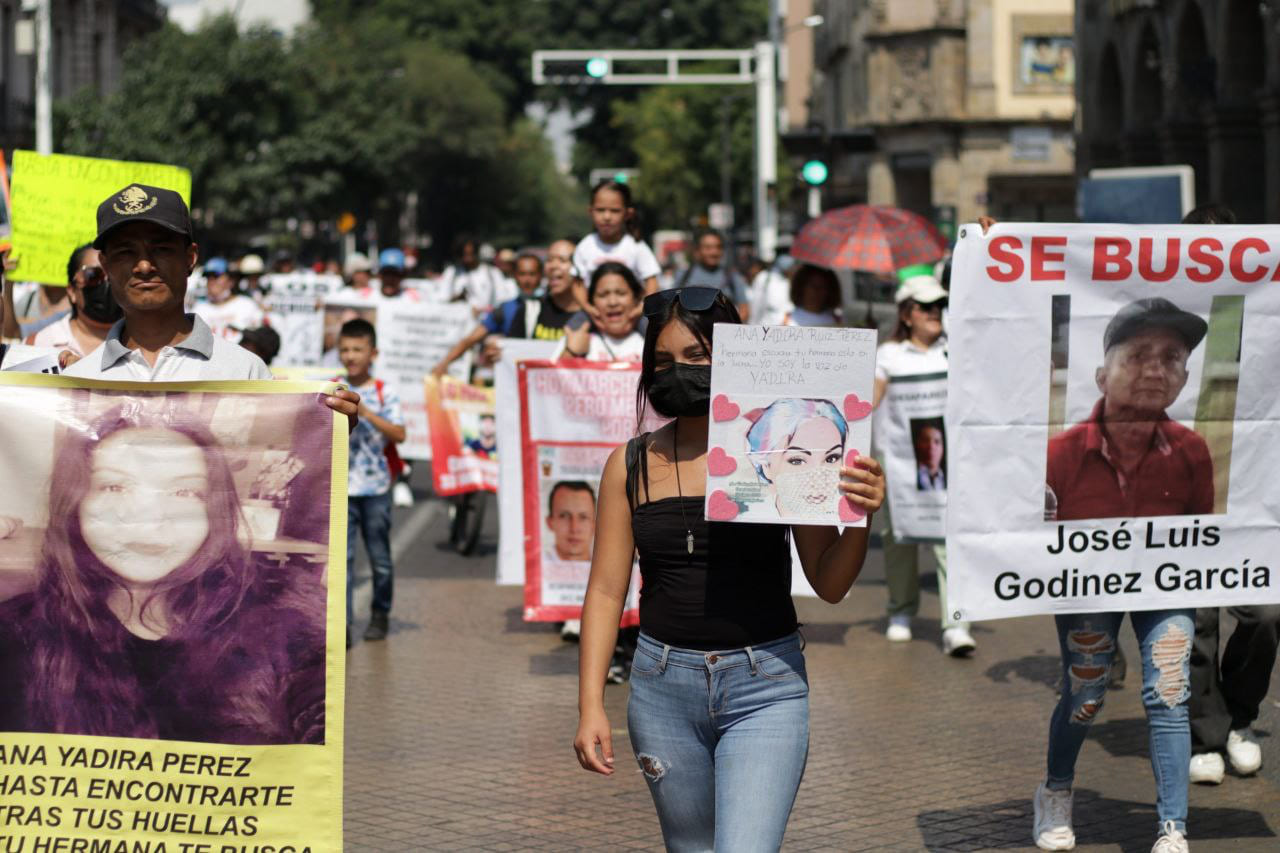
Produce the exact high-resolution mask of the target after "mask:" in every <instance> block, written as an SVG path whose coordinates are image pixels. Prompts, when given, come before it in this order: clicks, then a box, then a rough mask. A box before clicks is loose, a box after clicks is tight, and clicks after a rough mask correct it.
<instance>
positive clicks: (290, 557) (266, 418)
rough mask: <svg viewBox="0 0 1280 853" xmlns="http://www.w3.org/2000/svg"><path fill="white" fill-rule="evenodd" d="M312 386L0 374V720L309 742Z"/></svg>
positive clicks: (324, 503)
mask: <svg viewBox="0 0 1280 853" xmlns="http://www.w3.org/2000/svg"><path fill="white" fill-rule="evenodd" d="M332 424H333V416H332V414H331V412H330V411H329V410H328V409H327V408H326V407H325V406H324V405H323V404H322V402H321V401H320V400H319V399H318V395H316V394H207V393H197V392H181V393H178V392H169V393H166V392H127V393H126V392H115V391H95V392H92V393H90V392H89V391H85V390H70V389H61V388H34V387H9V388H5V393H4V395H3V399H2V400H0V480H2V481H3V482H6V483H10V484H22V487H21V488H9V489H5V490H3V491H0V696H3V697H4V700H3V701H2V702H0V731H20V732H41V733H60V734H79V735H99V736H108V737H130V738H150V739H159V740H180V741H197V742H206V743H226V744H291V743H323V742H324V739H325V715H324V707H325V659H326V655H325V613H326V584H327V574H326V568H327V562H328V552H329V547H328V542H329V530H328V524H329V512H330V508H329V493H330V483H331V474H332V470H331V469H332V463H331V453H332V440H333V439H332V435H333V431H332Z"/></svg>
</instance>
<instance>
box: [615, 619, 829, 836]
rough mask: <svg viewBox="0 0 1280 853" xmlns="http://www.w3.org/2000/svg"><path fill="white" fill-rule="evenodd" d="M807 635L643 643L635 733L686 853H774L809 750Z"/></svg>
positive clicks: (658, 798) (652, 785)
mask: <svg viewBox="0 0 1280 853" xmlns="http://www.w3.org/2000/svg"><path fill="white" fill-rule="evenodd" d="M802 648H803V644H802V641H801V639H800V635H799V634H798V633H795V634H791V635H790V636H787V637H783V638H782V639H780V640H774V641H772V642H769V643H763V644H761V645H759V646H748V647H746V648H740V649H732V650H729V651H721V652H700V651H694V650H692V649H681V648H676V647H674V646H668V645H664V644H663V643H659V642H657V641H656V640H654V639H653V638H651V637H649V636H648V635H647V634H643V633H642V634H641V635H640V641H639V643H638V645H637V647H636V656H635V660H634V662H633V663H632V666H631V698H630V700H629V701H628V703H627V726H628V729H629V731H630V734H631V746H632V749H634V750H635V754H636V761H637V762H638V763H639V765H640V771H641V772H643V773H644V776H645V780H646V781H647V782H648V784H649V793H650V794H652V795H653V803H654V806H655V807H656V808H657V810H658V822H659V823H660V824H661V825H662V838H663V841H664V842H666V847H667V850H670V851H676V853H695V851H697V853H704V851H713V850H714V851H718V852H719V853H725V851H727V853H756V851H759V853H774V851H776V850H778V849H779V848H780V847H781V846H782V836H783V832H784V831H785V830H786V828H787V818H788V817H789V816H790V814H791V806H792V805H793V804H794V803H795V799H796V791H798V790H799V788H800V779H801V777H802V776H803V775H804V765H805V761H806V759H807V757H808V752H809V683H808V678H807V676H806V674H805V667H804V652H803V651H801V649H802Z"/></svg>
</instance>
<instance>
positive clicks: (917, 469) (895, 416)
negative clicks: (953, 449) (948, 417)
mask: <svg viewBox="0 0 1280 853" xmlns="http://www.w3.org/2000/svg"><path fill="white" fill-rule="evenodd" d="M946 408H947V374H946V373H922V374H908V375H905V376H895V377H891V378H890V379H889V384H888V385H887V386H886V387H885V392H884V399H882V400H881V401H880V409H879V411H880V412H882V413H883V417H880V418H879V419H878V420H877V422H876V428H877V430H878V431H879V435H877V437H876V438H877V441H878V443H879V444H880V446H881V449H882V452H883V454H884V476H885V481H886V484H887V485H888V492H889V494H888V495H887V497H888V500H889V507H890V509H891V510H892V512H891V513H890V518H892V520H893V538H894V539H895V540H896V541H898V542H941V541H943V538H944V537H945V536H946V529H945V528H946V518H947V428H946V423H945V421H944V418H943V416H944V415H945V413H946Z"/></svg>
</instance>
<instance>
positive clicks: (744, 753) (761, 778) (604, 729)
mask: <svg viewBox="0 0 1280 853" xmlns="http://www.w3.org/2000/svg"><path fill="white" fill-rule="evenodd" d="M644 309H645V316H646V317H647V318H648V320H649V328H648V330H647V332H646V335H645V348H644V356H643V359H642V362H641V375H640V387H639V389H638V392H637V408H638V409H639V413H640V415H641V417H643V415H644V413H645V410H646V407H647V405H652V406H653V408H654V410H655V411H656V412H657V413H658V414H661V415H665V416H667V417H670V418H673V420H672V422H671V423H669V424H667V425H666V426H664V427H662V428H661V429H659V430H656V431H655V432H652V433H645V434H643V435H641V436H639V437H638V438H634V439H632V440H631V441H630V442H628V443H627V444H626V445H625V447H622V448H619V449H618V450H617V451H615V452H614V453H613V454H612V455H611V456H610V457H609V461H608V462H607V463H606V465H605V470H604V475H603V478H602V479H601V482H600V499H599V508H598V510H597V513H596V542H595V549H594V552H593V555H592V561H591V580H590V582H589V583H588V586H587V593H586V601H585V604H584V609H583V624H582V629H583V630H582V652H581V661H580V664H579V685H578V709H579V714H580V719H579V724H578V733H577V737H576V738H575V740H574V748H575V750H576V751H577V756H578V761H579V763H580V764H581V765H582V766H583V768H585V769H587V770H593V771H595V772H597V773H602V774H604V775H606V776H608V775H611V774H612V773H613V772H614V758H613V746H612V738H611V735H610V731H611V729H610V723H609V720H608V717H607V716H606V714H605V710H604V702H603V695H604V682H605V672H606V670H607V668H608V666H609V659H610V655H611V653H612V651H613V646H614V638H615V636H616V633H617V630H618V618H619V616H620V614H621V612H622V607H623V601H624V599H625V597H626V593H627V583H628V581H629V579H630V574H631V563H632V555H633V553H634V552H636V551H639V555H640V573H641V577H642V584H641V589H640V629H641V632H642V633H641V636H640V642H639V648H638V649H637V651H636V655H635V660H634V663H633V665H632V670H631V697H630V703H629V706H628V713H627V722H628V727H629V731H630V737H631V744H632V746H633V748H634V749H635V754H636V760H637V762H638V763H639V765H640V769H641V770H642V771H643V772H644V776H645V779H646V780H647V781H648V783H649V792H650V794H651V795H652V796H653V801H654V804H655V806H656V807H657V811H658V820H659V822H660V823H661V825H662V834H663V837H664V839H665V840H666V844H667V847H668V849H671V850H711V849H713V848H714V849H716V850H734V851H739V850H776V849H778V847H779V846H780V845H781V843H782V836H783V832H784V830H785V829H786V823H787V817H788V815H789V814H790V813H791V806H792V804H793V803H794V802H795V795H796V791H797V790H798V789H799V786H800V779H801V776H802V775H803V773H804V765H805V759H806V757H807V754H808V743H809V687H808V679H807V676H806V674H805V665H804V654H803V652H802V651H801V650H802V648H803V641H802V640H801V637H800V634H799V631H798V624H797V622H796V611H795V607H794V605H793V604H792V601H791V543H790V539H791V538H793V537H794V540H795V545H796V549H797V551H798V552H799V555H800V562H801V564H802V566H803V569H804V572H805V575H806V577H807V578H808V579H809V583H810V584H811V585H812V586H813V588H814V590H816V591H817V593H818V595H820V596H821V597H822V598H823V599H824V600H826V601H829V602H833V603H834V602H838V601H840V600H841V599H842V598H844V595H845V593H847V592H848V591H849V588H850V587H851V586H852V585H853V582H854V580H855V579H857V577H858V573H859V572H860V571H861V570H862V564H863V560H864V558H865V556H866V550H867V528H865V527H851V528H847V529H846V530H844V531H843V532H840V531H839V530H837V529H836V528H834V527H809V526H792V527H786V526H782V525H764V524H730V523H718V522H707V521H706V520H705V518H704V515H703V501H704V484H705V482H706V476H707V473H706V471H707V468H706V457H707V421H708V412H709V408H710V385H711V339H712V330H713V327H714V325H715V324H716V323H738V322H740V320H739V318H738V311H737V309H736V308H735V307H734V306H733V305H732V304H730V302H729V301H728V300H727V299H726V298H725V297H724V295H723V294H721V293H720V291H719V290H718V289H716V288H707V287H687V288H682V289H679V290H668V291H662V292H659V293H656V294H654V295H652V296H649V297H648V298H647V299H646V300H645V305H644ZM856 462H857V464H856V466H852V467H842V468H841V474H842V482H841V483H840V486H839V490H840V493H841V495H842V497H841V499H842V500H848V501H850V502H851V503H852V504H853V505H854V506H856V507H857V508H859V509H861V510H862V511H863V512H865V513H867V514H868V515H869V514H871V513H873V512H875V511H876V510H878V509H879V508H880V504H881V502H882V501H883V499H884V478H883V477H882V476H881V473H880V466H879V465H878V464H877V463H876V462H875V461H874V460H873V459H870V458H867V457H862V458H859V459H858V460H856Z"/></svg>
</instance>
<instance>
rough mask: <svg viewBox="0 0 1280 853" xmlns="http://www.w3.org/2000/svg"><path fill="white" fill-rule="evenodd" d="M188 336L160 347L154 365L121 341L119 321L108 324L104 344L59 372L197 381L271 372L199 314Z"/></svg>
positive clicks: (267, 375)
mask: <svg viewBox="0 0 1280 853" xmlns="http://www.w3.org/2000/svg"><path fill="white" fill-rule="evenodd" d="M187 316H188V317H189V318H191V320H192V327H191V334H189V335H187V339H186V340H184V341H183V342H182V343H179V344H175V345H174V346H170V347H165V348H164V349H162V350H160V353H159V355H158V356H157V358H156V363H155V366H154V367H153V366H151V365H149V364H147V360H146V359H145V358H143V357H142V354H141V353H139V352H138V351H137V350H132V349H129V348H128V347H126V346H125V345H124V344H122V343H120V334H121V332H122V331H123V330H124V321H123V320H121V321H120V322H119V323H116V324H115V325H114V326H112V327H111V332H110V333H109V334H108V335H107V339H106V341H105V342H103V344H102V345H101V346H100V347H98V348H97V349H95V350H94V351H93V352H91V353H89V354H88V355H86V356H85V357H84V358H82V359H80V360H79V361H77V362H76V363H75V364H73V365H71V366H70V367H68V368H67V369H66V370H64V371H63V375H65V376H77V377H80V378H81V379H115V380H122V381H126V382H196V381H202V380H214V379H271V378H272V376H271V370H270V369H269V368H268V367H267V366H266V365H265V364H263V362H262V359H260V358H258V357H257V356H256V355H254V354H253V353H251V352H249V351H248V350H247V349H243V348H241V347H240V346H239V345H238V344H233V343H231V342H230V341H228V340H227V339H226V338H219V337H217V336H216V335H214V334H213V332H212V331H211V330H210V329H209V325H208V324H207V323H205V321H204V320H201V319H200V317H199V316H198V315H195V314H188V315H187Z"/></svg>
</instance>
